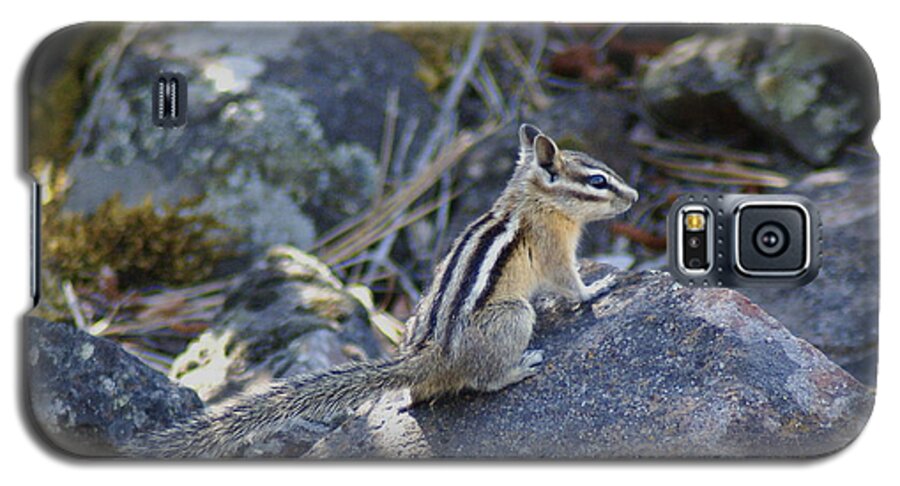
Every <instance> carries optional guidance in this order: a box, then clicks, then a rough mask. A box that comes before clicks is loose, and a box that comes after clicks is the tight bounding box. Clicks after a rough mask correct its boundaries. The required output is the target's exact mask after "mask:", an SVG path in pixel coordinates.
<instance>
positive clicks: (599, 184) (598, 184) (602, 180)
mask: <svg viewBox="0 0 900 486" xmlns="http://www.w3.org/2000/svg"><path fill="white" fill-rule="evenodd" d="M587 183H588V184H590V185H591V187H593V188H595V189H606V188H607V187H609V182H608V181H607V180H606V177H604V176H602V175H600V174H597V175H592V176H590V177H588V180H587Z"/></svg>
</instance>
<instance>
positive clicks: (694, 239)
mask: <svg viewBox="0 0 900 486" xmlns="http://www.w3.org/2000/svg"><path fill="white" fill-rule="evenodd" d="M701 243H703V240H701V239H700V237H699V236H691V237H690V238H688V240H687V244H688V246H689V247H691V248H700V244H701Z"/></svg>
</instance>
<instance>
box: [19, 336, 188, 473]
mask: <svg viewBox="0 0 900 486" xmlns="http://www.w3.org/2000/svg"><path fill="white" fill-rule="evenodd" d="M25 353H26V355H25V359H26V371H27V375H26V384H27V387H28V397H29V399H30V406H31V411H32V414H33V417H34V420H35V423H36V425H37V426H38V428H39V430H40V431H41V432H42V433H43V434H44V435H45V436H46V437H47V438H48V439H49V441H50V442H51V443H53V444H54V445H56V446H57V447H59V448H61V449H63V450H65V451H67V452H70V453H73V454H77V455H89V456H106V455H114V454H115V448H116V447H117V446H119V445H122V444H124V443H126V442H127V441H128V440H129V439H130V438H131V437H133V436H134V435H135V434H136V433H139V432H141V431H146V430H152V429H157V428H162V427H166V426H169V425H172V424H173V423H175V422H176V421H178V420H182V419H184V418H186V417H187V416H189V415H190V414H191V413H193V412H196V411H198V410H200V409H202V408H203V402H201V401H200V399H199V398H198V397H197V394H196V393H194V392H193V391H192V390H190V389H187V388H183V387H179V386H177V385H175V384H173V383H172V382H170V381H169V380H168V379H166V377H165V376H163V375H161V374H160V373H158V372H156V371H154V370H152V369H150V368H149V367H147V366H146V365H144V364H143V363H141V362H140V360H138V359H137V358H135V357H134V356H132V355H130V354H128V353H127V352H125V351H124V350H123V349H122V348H121V347H120V346H119V345H118V344H116V343H114V342H112V341H109V340H107V339H103V338H98V337H94V336H91V335H90V334H87V333H85V332H83V331H80V330H78V329H76V328H75V327H73V326H72V325H69V324H62V323H53V322H47V321H44V320H41V319H37V318H28V319H26V322H25Z"/></svg>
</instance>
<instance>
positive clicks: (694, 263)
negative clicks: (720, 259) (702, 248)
mask: <svg viewBox="0 0 900 486" xmlns="http://www.w3.org/2000/svg"><path fill="white" fill-rule="evenodd" d="M687 267H688V268H703V261H701V260H700V259H699V258H691V259H690V260H688V266H687Z"/></svg>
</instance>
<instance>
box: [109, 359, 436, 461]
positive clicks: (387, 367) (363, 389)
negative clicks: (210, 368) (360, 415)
mask: <svg viewBox="0 0 900 486" xmlns="http://www.w3.org/2000/svg"><path fill="white" fill-rule="evenodd" d="M415 361H417V358H415V357H404V356H401V357H397V358H391V359H388V360H382V361H372V362H353V363H348V364H345V365H341V366H338V367H336V368H332V369H329V370H326V371H323V372H320V373H312V374H307V375H301V376H296V377H292V378H290V379H288V380H284V381H279V382H275V383H273V384H272V385H271V386H270V387H269V388H267V389H266V390H264V391H262V392H259V393H254V394H249V395H246V396H244V397H242V398H240V399H239V400H238V401H237V402H236V403H235V404H233V405H229V406H227V407H224V408H222V409H220V410H215V411H212V412H207V413H204V414H201V415H198V416H195V417H192V418H190V419H188V420H186V421H185V422H182V423H179V424H175V425H174V426H172V427H170V428H168V429H164V430H160V431H156V432H152V433H149V434H145V435H141V436H137V437H135V438H134V439H132V440H131V441H130V442H129V443H128V444H127V445H126V446H125V447H124V448H123V452H124V453H125V454H127V455H129V456H132V457H170V458H189V457H190V458H193V457H207V458H212V457H228V456H232V455H234V454H235V453H236V451H237V450H238V449H239V448H240V447H241V446H245V445H246V444H248V443H251V442H253V441H254V440H260V439H263V438H265V437H266V436H268V435H270V434H272V433H273V432H275V431H277V430H279V429H280V428H283V427H285V426H286V425H288V424H290V423H291V422H292V421H296V420H301V419H302V420H310V421H315V422H330V421H333V420H334V419H336V418H338V417H340V416H342V415H344V414H346V413H348V412H349V411H352V410H353V409H354V408H356V407H358V406H359V405H361V404H362V403H363V402H364V401H366V400H367V399H369V398H372V397H374V396H375V395H377V394H378V393H379V392H382V391H386V390H392V389H401V388H406V387H409V386H412V385H414V384H416V383H418V382H419V381H420V379H421V377H419V376H417V370H421V368H420V367H419V366H418V363H416V362H415Z"/></svg>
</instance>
